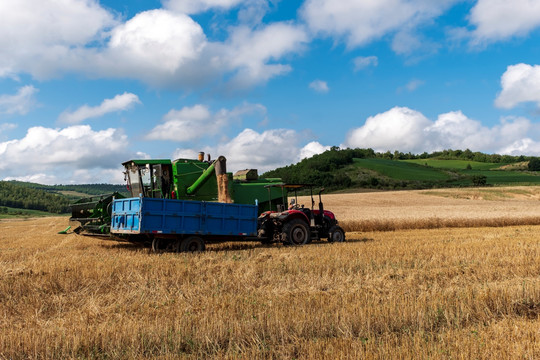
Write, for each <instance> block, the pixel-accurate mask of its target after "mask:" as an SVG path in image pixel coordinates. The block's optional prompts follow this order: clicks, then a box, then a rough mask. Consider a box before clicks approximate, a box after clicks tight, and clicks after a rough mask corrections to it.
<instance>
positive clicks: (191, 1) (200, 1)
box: [162, 0, 245, 14]
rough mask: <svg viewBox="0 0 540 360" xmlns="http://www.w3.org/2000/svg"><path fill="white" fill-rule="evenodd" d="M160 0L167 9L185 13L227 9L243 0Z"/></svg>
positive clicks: (243, 0)
mask: <svg viewBox="0 0 540 360" xmlns="http://www.w3.org/2000/svg"><path fill="white" fill-rule="evenodd" d="M162 2H163V5H164V6H165V7H166V8H167V9H170V10H173V11H178V12H182V13H185V14H196V13H199V12H203V11H207V10H209V9H212V8H217V9H221V10H227V9H230V8H232V7H234V6H237V5H239V4H241V3H243V2H245V0H162Z"/></svg>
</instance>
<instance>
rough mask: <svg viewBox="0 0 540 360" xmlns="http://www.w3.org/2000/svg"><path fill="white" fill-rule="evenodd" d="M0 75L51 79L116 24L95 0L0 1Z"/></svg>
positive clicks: (111, 16)
mask: <svg viewBox="0 0 540 360" xmlns="http://www.w3.org/2000/svg"><path fill="white" fill-rule="evenodd" d="M0 13H1V14H6V15H7V16H3V17H2V22H1V23H0V74H4V75H6V76H7V75H10V74H16V73H19V72H29V73H31V74H33V75H34V76H36V77H48V76H50V75H51V74H52V73H56V72H57V70H59V69H58V66H63V65H62V64H64V65H65V62H66V60H67V59H68V58H70V57H73V55H74V54H75V52H76V50H77V49H78V48H80V47H83V46H85V45H86V44H88V43H90V42H92V41H100V40H101V37H102V36H103V32H104V31H106V30H107V29H109V28H110V27H112V26H114V25H115V24H116V20H115V18H114V16H113V15H112V14H111V13H109V12H108V11H106V10H105V9H103V8H102V7H101V6H100V5H99V2H98V1H96V0H65V1H42V0H18V1H2V2H0Z"/></svg>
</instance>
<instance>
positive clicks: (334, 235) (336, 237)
mask: <svg viewBox="0 0 540 360" xmlns="http://www.w3.org/2000/svg"><path fill="white" fill-rule="evenodd" d="M344 241H345V231H343V229H342V228H341V227H339V226H337V225H334V226H332V227H331V228H330V230H328V242H344Z"/></svg>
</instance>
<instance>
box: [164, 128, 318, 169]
mask: <svg viewBox="0 0 540 360" xmlns="http://www.w3.org/2000/svg"><path fill="white" fill-rule="evenodd" d="M301 138H302V137H301V136H299V135H298V133H297V132H296V131H294V130H291V129H271V130H266V131H263V132H257V131H255V130H252V129H244V130H243V131H242V132H240V133H239V134H238V135H237V136H236V137H234V138H233V139H231V140H229V141H225V142H222V143H219V144H218V145H216V146H207V147H204V148H202V149H198V150H195V149H177V150H176V151H175V152H174V154H173V157H174V158H195V157H196V155H197V152H198V151H199V150H201V151H204V152H206V153H210V154H213V155H214V158H215V157H217V156H218V155H223V156H225V157H226V158H227V170H228V171H231V172H236V171H238V170H243V169H258V170H259V173H263V172H265V171H268V170H272V169H275V168H277V167H281V166H285V165H289V164H291V163H295V162H298V161H300V160H301V159H302V158H305V157H310V156H313V155H315V154H319V153H321V152H324V151H325V150H327V149H328V147H327V146H323V145H321V144H319V143H318V142H311V143H309V144H307V145H305V146H304V147H302V148H301V147H300V141H301Z"/></svg>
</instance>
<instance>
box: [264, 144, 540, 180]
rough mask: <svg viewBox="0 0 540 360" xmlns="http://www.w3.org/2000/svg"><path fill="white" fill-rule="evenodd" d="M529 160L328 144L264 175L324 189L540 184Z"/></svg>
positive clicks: (454, 151)
mask: <svg viewBox="0 0 540 360" xmlns="http://www.w3.org/2000/svg"><path fill="white" fill-rule="evenodd" d="M531 159H535V158H531V157H524V156H509V155H498V154H483V153H479V152H472V151H470V150H465V151H461V150H444V151H439V152H434V153H432V154H427V153H423V154H420V155H415V154H411V153H408V154H404V153H401V152H397V151H396V152H394V153H390V152H386V153H377V152H374V151H373V150H371V149H344V150H340V149H338V148H332V149H331V150H328V151H326V152H324V153H322V154H319V155H315V156H313V157H312V158H309V159H304V160H302V161H300V162H299V163H297V164H294V165H289V166H286V167H283V168H278V169H276V170H273V171H270V172H268V173H266V174H265V175H264V176H269V177H281V178H282V179H283V180H284V181H285V182H288V183H309V184H314V185H316V186H324V187H326V188H327V189H328V190H346V189H360V188H372V189H373V188H375V189H425V188H432V187H453V186H478V185H530V184H540V176H539V175H538V172H533V171H526V170H524V169H526V168H527V163H528V162H529V160H531ZM503 168H504V169H505V170H502V169H503Z"/></svg>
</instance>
